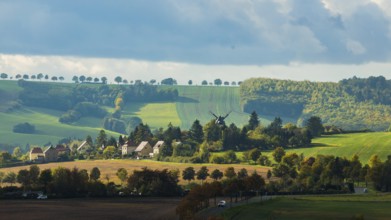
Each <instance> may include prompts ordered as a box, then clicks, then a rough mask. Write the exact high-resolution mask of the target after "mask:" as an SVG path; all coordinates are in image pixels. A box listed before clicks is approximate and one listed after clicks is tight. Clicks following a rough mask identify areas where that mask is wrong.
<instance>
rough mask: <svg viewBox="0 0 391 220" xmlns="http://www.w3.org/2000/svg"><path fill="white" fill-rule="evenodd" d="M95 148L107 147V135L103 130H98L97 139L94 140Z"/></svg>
mask: <svg viewBox="0 0 391 220" xmlns="http://www.w3.org/2000/svg"><path fill="white" fill-rule="evenodd" d="M96 145H97V147H102V146H106V145H107V135H106V132H105V131H104V130H100V132H99V135H98V137H97V138H96Z"/></svg>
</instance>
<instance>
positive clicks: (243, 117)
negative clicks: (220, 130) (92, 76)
mask: <svg viewBox="0 0 391 220" xmlns="http://www.w3.org/2000/svg"><path fill="white" fill-rule="evenodd" d="M390 88H391V84H390V80H385V79H384V77H372V78H368V79H358V78H353V79H348V80H343V81H341V82H339V83H314V82H308V81H302V82H296V81H289V80H274V79H262V78H259V79H249V80H246V81H244V82H243V83H242V84H241V86H240V87H237V86H179V85H174V86H163V85H148V84H142V83H141V84H136V85H135V84H133V85H124V84H120V85H105V84H75V83H53V82H39V81H9V80H2V81H0V101H1V105H0V121H1V123H0V149H8V148H7V146H9V145H20V146H22V147H25V146H26V145H27V144H30V145H34V144H39V145H43V144H48V143H57V142H58V141H59V140H61V139H63V138H68V137H71V138H80V139H84V138H85V137H86V136H87V135H91V136H92V137H93V138H94V137H96V135H97V134H98V132H99V130H101V129H102V128H106V132H107V134H108V135H109V136H111V135H112V136H114V137H116V138H117V137H118V135H120V133H123V134H129V131H130V129H132V126H130V124H131V121H135V120H134V119H135V118H136V119H139V120H142V122H143V123H146V124H148V125H149V126H150V127H151V128H152V129H158V128H160V127H162V128H166V127H167V125H168V124H169V123H171V124H173V125H174V126H180V127H181V129H182V130H187V129H189V128H190V126H191V124H192V123H193V122H194V120H196V119H198V120H200V121H201V123H202V124H206V123H207V122H209V121H210V120H213V118H214V117H213V116H212V115H211V114H210V111H211V112H213V113H215V114H217V115H226V114H227V113H230V115H229V117H228V118H227V119H226V123H227V124H230V123H235V124H236V125H237V126H238V127H241V126H243V125H245V124H246V123H247V122H248V119H249V118H248V117H249V113H251V112H252V111H254V110H255V111H257V113H258V115H259V117H260V119H261V123H262V124H263V125H267V124H269V123H270V121H271V120H273V119H274V117H276V116H280V117H281V118H282V119H283V122H284V123H287V122H292V123H298V124H301V123H302V122H303V120H305V119H306V118H308V117H310V116H312V115H318V116H320V117H321V118H322V119H323V121H324V123H326V124H332V125H336V126H339V127H342V128H344V129H348V130H360V129H372V130H375V131H383V130H385V129H387V128H388V127H389V126H390V124H391V107H390V103H391V97H390V94H391V91H390ZM118 110H119V111H118ZM60 118H61V119H62V120H61V121H62V123H61V122H60ZM136 121H137V120H136ZM25 122H29V123H30V124H33V125H35V127H36V133H34V134H20V133H14V132H13V131H12V129H13V126H15V125H16V124H19V123H25ZM110 130H111V131H110Z"/></svg>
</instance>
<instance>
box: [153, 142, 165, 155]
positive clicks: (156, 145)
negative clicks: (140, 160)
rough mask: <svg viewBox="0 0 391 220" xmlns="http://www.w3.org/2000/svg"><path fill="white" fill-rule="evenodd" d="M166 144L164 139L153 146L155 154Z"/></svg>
mask: <svg viewBox="0 0 391 220" xmlns="http://www.w3.org/2000/svg"><path fill="white" fill-rule="evenodd" d="M163 146H164V141H158V142H157V143H156V144H155V146H153V154H154V155H156V154H159V152H160V149H161V148H162V147H163Z"/></svg>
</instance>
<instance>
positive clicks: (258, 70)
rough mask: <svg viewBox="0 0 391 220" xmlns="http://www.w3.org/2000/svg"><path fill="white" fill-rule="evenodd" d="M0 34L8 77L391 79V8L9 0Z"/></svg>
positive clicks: (325, 3) (367, 0) (1, 5)
mask: <svg viewBox="0 0 391 220" xmlns="http://www.w3.org/2000/svg"><path fill="white" fill-rule="evenodd" d="M0 29H1V30H2V34H1V35H0V72H5V73H8V74H9V75H15V74H18V73H30V74H36V73H40V72H42V73H47V74H49V75H57V76H65V78H67V79H69V80H70V79H71V78H72V76H73V75H86V76H97V77H99V76H107V77H108V78H109V79H113V78H114V77H115V76H117V75H119V76H122V77H123V78H126V79H128V80H129V81H130V80H137V79H142V80H143V81H149V80H150V79H157V80H161V79H164V78H168V77H173V78H175V79H177V80H178V82H179V83H182V84H186V83H187V81H188V80H192V81H193V82H194V83H195V84H199V83H201V81H202V80H204V79H205V80H208V81H212V80H213V79H216V78H221V79H222V80H223V81H229V82H231V81H242V80H244V79H247V78H250V77H268V78H278V79H292V80H311V81H334V82H335V81H339V80H341V79H343V78H350V77H353V76H357V77H368V76H378V75H383V76H385V77H386V78H388V79H391V1H390V0H116V1H108V0H78V1H63V0H50V1H47V0H0ZM109 81H110V80H109Z"/></svg>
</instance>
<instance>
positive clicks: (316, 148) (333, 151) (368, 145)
mask: <svg viewBox="0 0 391 220" xmlns="http://www.w3.org/2000/svg"><path fill="white" fill-rule="evenodd" d="M312 142H313V147H312V148H305V149H295V150H288V152H296V153H303V154H304V155H305V156H314V155H316V154H324V155H337V156H340V157H346V158H349V159H350V158H352V156H353V155H354V154H357V155H358V156H359V157H360V160H361V161H362V162H363V163H367V162H368V160H369V158H370V157H371V156H372V155H373V154H377V155H378V156H380V158H381V159H382V160H385V159H386V158H387V155H391V132H374V133H360V134H340V135H331V136H324V137H321V138H316V139H314V140H313V141H312Z"/></svg>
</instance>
